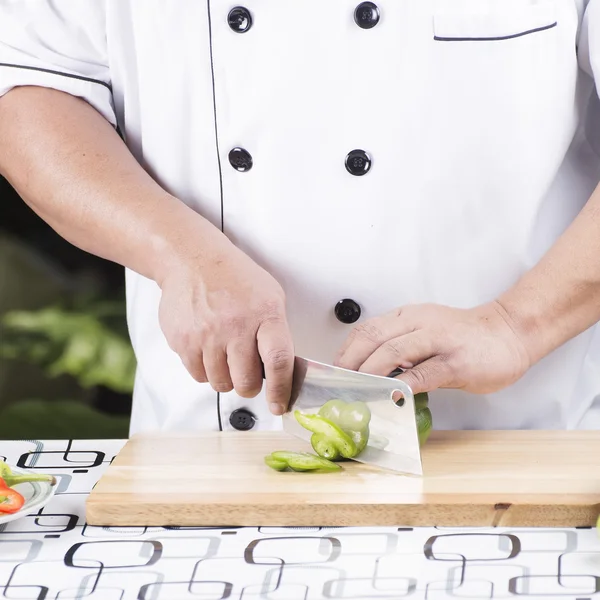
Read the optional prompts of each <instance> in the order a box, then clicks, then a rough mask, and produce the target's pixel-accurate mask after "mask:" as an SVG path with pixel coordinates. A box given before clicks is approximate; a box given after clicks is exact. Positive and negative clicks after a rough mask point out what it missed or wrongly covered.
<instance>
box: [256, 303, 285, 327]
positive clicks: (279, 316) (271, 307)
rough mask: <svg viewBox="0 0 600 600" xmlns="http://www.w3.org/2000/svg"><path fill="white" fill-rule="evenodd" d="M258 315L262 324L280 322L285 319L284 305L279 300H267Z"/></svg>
mask: <svg viewBox="0 0 600 600" xmlns="http://www.w3.org/2000/svg"><path fill="white" fill-rule="evenodd" d="M258 315H259V318H260V321H261V323H276V322H280V321H282V320H283V318H284V317H283V316H284V303H283V302H282V301H281V300H280V299H278V298H273V299H271V300H266V301H265V302H263V303H262V304H261V305H260V307H259V308H258Z"/></svg>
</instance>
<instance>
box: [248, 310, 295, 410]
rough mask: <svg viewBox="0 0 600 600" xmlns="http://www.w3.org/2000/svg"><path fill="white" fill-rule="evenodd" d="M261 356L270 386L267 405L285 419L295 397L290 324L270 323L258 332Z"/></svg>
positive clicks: (268, 385) (265, 324)
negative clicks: (289, 404)
mask: <svg viewBox="0 0 600 600" xmlns="http://www.w3.org/2000/svg"><path fill="white" fill-rule="evenodd" d="M257 340H258V352H259V354H260V356H261V358H262V362H263V364H264V369H265V379H266V382H267V388H266V389H267V391H266V394H267V402H268V404H269V409H270V411H271V412H272V413H273V414H274V415H282V414H283V413H284V412H285V411H286V410H287V406H288V403H289V401H290V396H291V393H292V375H293V372H294V346H293V344H292V336H291V334H290V332H289V329H288V326H287V323H285V322H284V321H280V320H278V321H270V322H268V323H264V324H263V325H261V327H260V328H259V330H258V333H257Z"/></svg>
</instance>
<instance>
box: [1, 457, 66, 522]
mask: <svg viewBox="0 0 600 600" xmlns="http://www.w3.org/2000/svg"><path fill="white" fill-rule="evenodd" d="M10 469H11V471H12V472H13V473H15V474H16V475H24V474H26V473H34V472H35V471H32V470H31V469H27V470H24V469H17V468H16V467H11V468H10ZM14 489H15V490H16V491H17V492H19V494H21V496H23V498H25V504H24V505H23V507H22V508H21V510H18V511H17V512H16V513H10V514H6V513H0V525H3V524H4V523H10V522H11V521H16V520H17V519H20V518H21V517H25V516H26V515H29V514H31V513H33V512H35V511H38V510H39V509H40V508H42V507H43V506H46V504H48V502H50V500H51V499H52V497H53V496H54V492H55V491H56V483H54V484H52V483H50V482H49V481H29V482H27V483H19V484H18V485H15V486H14Z"/></svg>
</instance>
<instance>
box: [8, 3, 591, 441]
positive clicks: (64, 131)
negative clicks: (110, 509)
mask: <svg viewBox="0 0 600 600" xmlns="http://www.w3.org/2000/svg"><path fill="white" fill-rule="evenodd" d="M594 78H596V81H599V82H600V0H589V1H586V0H452V1H449V0H443V1H436V0H405V1H399V0H377V1H376V2H359V1H358V0H323V2H319V3H318V5H317V4H315V3H314V2H313V3H307V2H304V1H302V0H244V3H243V4H240V5H235V4H232V3H230V2H225V1H223V0H206V1H205V0H176V1H175V0H77V2H74V1H72V0H0V95H1V96H2V97H1V99H0V172H1V173H2V174H3V175H4V176H5V177H6V178H7V179H8V180H9V181H10V182H11V183H12V185H13V186H14V187H15V188H16V190H17V191H18V192H19V193H20V195H21V196H22V198H23V199H24V201H25V202H27V203H28V204H29V206H30V207H31V208H32V209H33V210H34V211H36V212H37V214H38V215H40V216H41V217H42V218H43V219H44V220H45V221H46V222H47V223H49V224H50V226H52V227H53V228H54V229H55V230H56V231H57V232H58V233H59V234H61V235H62V236H64V237H65V238H66V239H67V240H69V241H70V242H71V243H73V244H74V245H76V246H78V247H79V248H82V249H84V250H86V251H88V252H91V253H93V254H96V255H98V256H101V257H104V258H106V259H109V260H112V261H115V262H117V263H119V264H121V265H123V266H124V267H125V268H126V283H127V306H128V323H129V329H130V335H131V340H132V343H133V347H134V349H135V352H136V355H137V359H138V363H139V364H138V371H137V377H136V382H135V392H134V402H133V411H132V420H131V433H136V432H138V431H152V430H171V431H182V430H192V431H193V430H202V429H205V430H219V429H222V430H228V429H237V430H249V429H255V430H258V429H277V428H279V427H280V421H281V419H280V418H279V415H281V414H282V412H283V411H284V410H285V408H286V403H287V401H288V397H289V391H290V383H291V381H290V380H291V373H292V362H293V356H294V355H300V356H304V357H307V358H311V359H314V360H318V361H322V362H327V363H331V364H337V365H339V366H342V367H345V368H348V369H354V370H360V371H363V372H368V373H373V374H378V375H387V374H389V373H390V372H391V371H393V370H394V369H395V368H397V367H401V368H403V369H405V372H404V373H403V374H402V375H401V378H402V379H404V380H405V381H406V382H407V383H408V384H409V385H410V386H412V388H413V390H414V391H415V392H422V391H430V392H431V394H430V406H431V409H432V412H433V416H434V422H435V427H436V428H437V429H468V428H479V429H505V428H545V429H566V428H568V429H570V428H596V427H600V336H599V333H600V332H599V330H598V328H597V327H596V326H595V323H596V322H597V321H598V320H599V319H600V190H598V189H596V186H597V185H598V182H599V180H600V101H599V99H598V94H597V90H596V87H595V80H594ZM261 362H262V363H263V364H264V366H265V373H266V382H265V383H264V385H263V380H262V377H261Z"/></svg>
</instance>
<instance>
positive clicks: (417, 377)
mask: <svg viewBox="0 0 600 600" xmlns="http://www.w3.org/2000/svg"><path fill="white" fill-rule="evenodd" d="M410 373H411V377H412V378H413V379H414V381H415V382H416V384H417V386H418V387H419V389H421V388H423V387H424V386H425V385H426V384H427V381H428V379H429V377H428V369H425V368H420V369H419V368H417V369H411V372H410Z"/></svg>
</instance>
